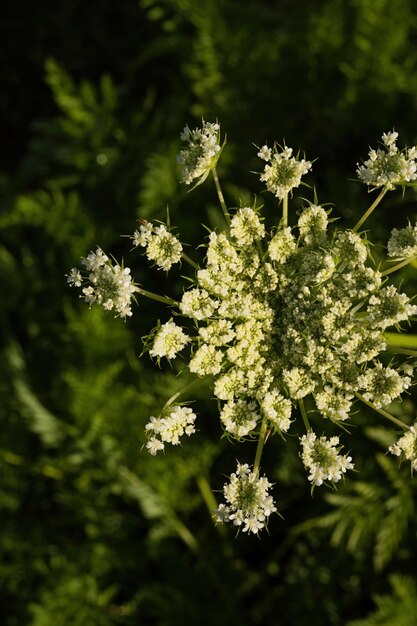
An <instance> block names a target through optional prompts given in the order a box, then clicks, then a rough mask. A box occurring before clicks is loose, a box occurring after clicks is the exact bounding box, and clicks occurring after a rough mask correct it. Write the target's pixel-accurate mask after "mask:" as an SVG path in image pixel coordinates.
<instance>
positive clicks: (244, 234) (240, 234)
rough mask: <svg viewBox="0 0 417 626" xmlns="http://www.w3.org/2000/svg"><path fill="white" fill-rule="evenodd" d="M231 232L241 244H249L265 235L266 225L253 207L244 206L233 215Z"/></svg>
mask: <svg viewBox="0 0 417 626" xmlns="http://www.w3.org/2000/svg"><path fill="white" fill-rule="evenodd" d="M230 234H231V235H232V237H233V238H234V239H235V240H236V242H237V244H238V245H239V246H248V245H251V244H252V243H253V242H254V241H256V240H257V239H262V237H264V236H265V226H264V225H263V224H261V221H260V219H259V217H258V215H257V214H256V213H255V211H254V210H253V209H251V208H249V207H244V208H243V209H239V210H238V211H237V212H236V214H235V215H234V216H233V217H232V221H231V224H230Z"/></svg>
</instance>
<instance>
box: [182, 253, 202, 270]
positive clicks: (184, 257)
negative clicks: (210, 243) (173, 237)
mask: <svg viewBox="0 0 417 626" xmlns="http://www.w3.org/2000/svg"><path fill="white" fill-rule="evenodd" d="M181 256H182V258H183V259H184V261H187V263H188V264H189V265H191V267H193V268H194V269H195V270H198V269H200V268H199V267H198V265H197V263H196V262H195V261H193V260H192V259H190V257H189V256H188V254H185V252H183V253H182V255H181Z"/></svg>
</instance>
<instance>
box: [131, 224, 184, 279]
mask: <svg viewBox="0 0 417 626" xmlns="http://www.w3.org/2000/svg"><path fill="white" fill-rule="evenodd" d="M132 239H133V243H134V245H135V247H138V246H141V247H142V248H145V254H146V257H147V258H148V260H149V261H154V262H155V264H156V265H157V267H159V268H160V269H162V270H165V271H168V270H170V269H171V267H172V266H173V265H174V264H175V263H179V262H180V260H181V256H182V245H181V242H180V240H179V239H178V237H176V236H175V235H173V234H172V233H171V232H170V231H169V230H168V229H167V227H166V226H165V225H164V224H160V225H159V226H154V225H153V224H152V223H151V222H145V221H142V223H141V224H140V226H139V230H135V232H134V233H133V236H132Z"/></svg>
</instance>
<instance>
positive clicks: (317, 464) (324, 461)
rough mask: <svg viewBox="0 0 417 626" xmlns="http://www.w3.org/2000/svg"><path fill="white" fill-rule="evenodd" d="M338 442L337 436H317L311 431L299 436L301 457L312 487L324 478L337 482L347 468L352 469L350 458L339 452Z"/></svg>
mask: <svg viewBox="0 0 417 626" xmlns="http://www.w3.org/2000/svg"><path fill="white" fill-rule="evenodd" d="M338 444H339V437H330V439H327V437H319V438H318V437H317V436H316V434H315V433H313V432H309V433H308V434H307V435H303V436H302V437H301V446H302V452H301V459H302V461H303V463H304V467H305V468H306V469H307V470H308V471H309V472H310V474H309V476H308V479H309V480H310V481H311V483H312V484H313V486H314V487H315V486H317V487H319V486H320V485H322V484H323V482H324V481H326V480H330V481H331V482H333V483H337V482H338V481H339V480H340V479H341V478H342V475H343V474H344V473H346V471H347V470H348V469H353V463H352V458H351V457H350V456H347V455H342V454H339V452H338V449H337V447H336V446H337V445H338Z"/></svg>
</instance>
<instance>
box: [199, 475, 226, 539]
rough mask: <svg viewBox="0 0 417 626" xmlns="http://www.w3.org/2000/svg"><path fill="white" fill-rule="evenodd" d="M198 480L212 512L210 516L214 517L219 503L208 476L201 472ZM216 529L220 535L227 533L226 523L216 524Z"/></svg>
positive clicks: (201, 491)
mask: <svg viewBox="0 0 417 626" xmlns="http://www.w3.org/2000/svg"><path fill="white" fill-rule="evenodd" d="M196 481H197V486H198V488H199V490H200V493H201V497H202V498H203V500H204V503H205V505H206V507H207V510H208V512H209V513H210V517H213V514H214V512H215V511H216V509H217V508H218V504H217V500H216V498H215V496H214V493H213V492H212V490H211V487H210V485H209V482H208V480H207V478H206V477H205V476H203V475H202V474H200V475H199V476H197V478H196ZM215 526H216V529H217V532H218V533H219V535H223V536H224V535H225V533H226V528H225V526H224V524H216V525H215Z"/></svg>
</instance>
